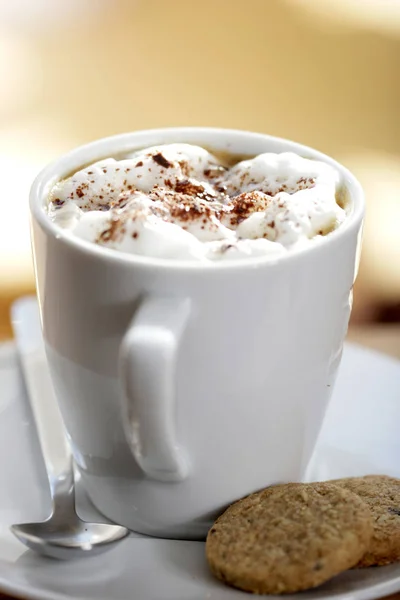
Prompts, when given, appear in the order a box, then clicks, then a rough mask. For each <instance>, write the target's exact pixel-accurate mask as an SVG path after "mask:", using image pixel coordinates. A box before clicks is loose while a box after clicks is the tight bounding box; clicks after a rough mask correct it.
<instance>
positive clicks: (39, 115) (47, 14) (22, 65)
mask: <svg viewBox="0 0 400 600" xmlns="http://www.w3.org/2000/svg"><path fill="white" fill-rule="evenodd" d="M0 84H1V93H0V177H1V187H0V190H1V194H0V209H1V210H0V337H3V338H4V337H7V336H8V335H9V334H10V327H9V322H8V309H9V304H10V302H11V301H12V299H13V298H15V297H16V296H17V295H19V294H21V293H24V292H26V291H30V290H33V287H34V281H33V273H32V266H31V259H30V243H29V225H28V211H27V198H28V191H29V186H30V183H31V181H32V179H33V177H34V175H35V174H36V173H37V171H38V170H39V169H40V168H41V167H42V166H43V165H44V164H45V163H46V162H48V161H49V160H52V159H53V158H55V157H56V156H58V155H59V154H61V153H63V152H64V151H67V150H69V149H70V148H72V147H73V146H75V145H77V144H81V143H84V142H87V141H90V140H92V139H94V138H98V137H102V136H106V135H110V134H114V133H118V132H123V131H128V130H134V129H141V128H148V127H159V126H170V125H215V126H222V127H234V128H243V129H249V130H254V131H261V132H265V133H270V134H274V135H279V136H283V137H289V138H292V139H294V140H296V141H299V142H302V143H305V144H309V145H311V146H314V147H316V148H318V149H320V150H322V151H324V152H326V153H328V154H331V155H332V156H334V157H335V158H337V159H338V160H339V161H342V162H343V163H344V164H346V165H347V166H348V167H349V168H350V169H352V170H353V171H354V172H355V174H356V175H358V177H359V178H360V180H361V182H362V184H363V186H364V188H365V191H366V195H367V202H368V217H367V222H366V227H365V243H364V253H363V258H362V264H361V270H360V276H359V280H358V283H357V289H356V293H355V309H354V314H353V322H354V323H357V322H358V323H361V322H368V321H373V320H379V319H381V320H396V319H399V302H400V116H399V107H400V3H399V1H398V0H335V2H332V0H246V1H236V0H231V1H229V0H196V1H194V0H193V1H192V0H108V1H107V0H65V1H64V0H47V1H46V0H13V2H12V3H10V2H9V0H7V1H5V0H0Z"/></svg>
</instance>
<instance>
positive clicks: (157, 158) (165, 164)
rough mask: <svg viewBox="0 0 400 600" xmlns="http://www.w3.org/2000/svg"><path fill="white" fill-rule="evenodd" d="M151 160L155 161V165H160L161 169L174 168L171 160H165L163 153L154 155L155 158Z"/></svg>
mask: <svg viewBox="0 0 400 600" xmlns="http://www.w3.org/2000/svg"><path fill="white" fill-rule="evenodd" d="M151 158H152V159H153V160H154V162H155V163H157V164H158V165H160V167H164V168H165V169H168V168H169V167H172V163H170V162H169V160H167V159H166V158H165V156H164V155H163V154H161V152H157V154H153V156H152V157H151Z"/></svg>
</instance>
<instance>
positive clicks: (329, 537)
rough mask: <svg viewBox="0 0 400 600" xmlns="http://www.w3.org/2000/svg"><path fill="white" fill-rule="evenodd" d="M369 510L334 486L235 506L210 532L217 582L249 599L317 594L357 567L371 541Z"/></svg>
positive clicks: (286, 491) (292, 489)
mask: <svg viewBox="0 0 400 600" xmlns="http://www.w3.org/2000/svg"><path fill="white" fill-rule="evenodd" d="M372 531H373V525H372V517H371V513H370V510H369V508H368V506H367V505H366V504H365V503H364V502H363V501H362V500H361V499H360V498H359V497H358V496H356V495H355V494H353V493H352V492H350V491H348V490H346V489H343V488H341V487H335V486H334V485H330V484H325V483H320V484H288V485H280V486H276V487H273V488H268V489H266V490H263V491H261V492H257V493H255V494H252V495H251V496H248V497H247V498H244V499H243V500H239V501H238V502H236V503H235V504H233V505H232V506H231V507H229V508H228V509H227V510H226V511H225V513H224V514H223V515H221V517H219V518H218V519H217V521H216V522H215V524H214V526H213V527H212V528H211V529H210V531H209V533H208V536H207V542H206V554H207V560H208V562H209V565H210V567H211V570H212V572H213V573H214V575H215V576H216V577H218V579H220V580H222V581H224V582H225V583H227V584H229V585H231V586H234V587H236V588H239V589H241V590H244V591H248V592H252V593H255V594H285V593H292V592H297V591H300V590H306V589H308V588H313V587H316V586H318V585H320V584H322V583H324V582H325V581H328V580H329V579H331V578H332V577H334V576H335V575H337V574H339V573H340V572H342V571H345V570H347V569H350V568H351V567H353V566H354V565H356V564H357V563H358V562H359V561H360V560H361V559H362V557H363V556H364V555H365V553H366V551H367V550H368V547H369V543H370V540H371V537H372Z"/></svg>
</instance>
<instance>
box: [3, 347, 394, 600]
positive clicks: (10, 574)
mask: <svg viewBox="0 0 400 600" xmlns="http://www.w3.org/2000/svg"><path fill="white" fill-rule="evenodd" d="M0 392H1V393H0V473H1V477H2V484H1V486H0V590H1V591H2V592H3V593H8V594H10V595H12V596H16V597H23V598H26V599H37V600H67V599H69V600H229V599H232V600H233V599H234V598H238V599H240V598H246V597H249V598H250V597H252V598H254V596H250V595H247V594H245V593H243V592H240V591H236V590H233V589H230V588H228V587H225V586H224V585H223V584H220V583H219V582H218V581H216V580H214V579H213V577H212V576H211V575H210V574H209V571H208V568H207V565H206V562H205V558H204V544H203V543H201V542H184V541H171V540H158V539H154V538H147V537H145V536H139V535H132V536H131V537H130V538H128V539H127V540H125V541H124V542H122V543H121V544H120V545H118V546H117V547H116V548H115V549H113V550H112V551H110V552H109V553H107V554H103V555H101V556H98V557H93V558H87V559H83V560H81V561H79V562H77V561H74V562H57V561H52V560H50V559H44V558H41V557H39V556H36V555H35V554H34V553H32V552H31V551H28V550H26V549H25V547H24V546H22V545H21V544H20V543H19V542H18V541H17V540H16V539H15V538H14V537H13V535H12V534H11V533H10V531H9V526H10V525H11V524H12V523H19V522H23V521H32V520H35V519H37V520H39V519H44V518H46V517H47V516H48V515H49V512H50V500H49V495H48V491H47V484H46V476H45V472H44V467H43V463H42V460H41V456H40V451H39V447H38V442H37V439H36V435H35V431H34V428H33V425H32V419H31V415H30V409H29V406H28V402H27V399H26V393H25V390H24V386H23V383H22V380H21V375H20V371H19V368H18V362H17V357H16V352H15V348H14V345H13V344H11V343H10V344H3V345H0ZM399 425H400V363H399V362H397V361H395V360H393V359H391V358H388V357H386V356H383V355H380V354H376V353H374V352H371V351H369V350H365V349H363V348H360V347H357V346H352V345H347V347H346V348H345V352H344V355H343V362H342V367H341V371H340V374H339V378H338V382H337V386H336V389H335V392H334V397H333V399H332V403H331V406H330V408H329V411H328V414H327V417H326V420H325V423H324V427H323V430H322V433H321V436H320V441H319V443H318V446H317V449H316V452H315V455H314V457H313V460H312V461H311V465H310V469H309V475H308V478H309V479H310V480H316V479H330V478H335V477H342V476H350V475H365V474H367V473H386V474H388V475H394V476H397V477H400V436H399V434H398V432H399ZM78 512H79V514H80V515H81V516H83V517H86V518H92V519H96V518H97V519H98V520H99V516H98V515H96V513H95V511H94V509H93V508H91V507H90V505H89V504H88V502H87V501H86V500H85V496H84V494H83V492H82V490H80V491H79V495H78ZM397 591H400V564H395V565H390V566H388V567H380V568H372V569H360V570H352V571H348V572H347V573H344V574H342V575H340V576H338V577H336V578H335V579H333V580H332V581H330V582H329V583H327V584H325V585H323V586H321V587H320V588H317V589H316V590H312V591H309V592H303V593H302V594H301V598H302V600H309V599H310V600H311V599H313V600H317V599H319V598H324V599H327V598H335V599H337V600H350V599H351V600H369V599H371V598H380V597H383V596H385V595H388V594H392V593H394V592H397ZM299 597H300V596H296V598H299ZM285 598H288V599H290V598H294V596H293V597H292V596H289V597H288V596H285Z"/></svg>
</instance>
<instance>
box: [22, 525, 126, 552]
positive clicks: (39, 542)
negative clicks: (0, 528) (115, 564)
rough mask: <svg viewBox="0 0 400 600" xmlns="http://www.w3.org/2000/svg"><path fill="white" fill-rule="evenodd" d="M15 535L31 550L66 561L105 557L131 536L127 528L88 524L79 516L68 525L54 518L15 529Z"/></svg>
mask: <svg viewBox="0 0 400 600" xmlns="http://www.w3.org/2000/svg"><path fill="white" fill-rule="evenodd" d="M11 531H12V532H13V533H14V535H15V536H16V537H17V538H18V539H19V540H20V542H22V543H23V544H25V545H26V546H27V547H28V548H30V549H31V550H34V551H35V552H38V553H39V554H42V555H44V556H48V557H50V558H57V559H62V560H70V559H75V558H81V557H83V556H89V555H90V556H95V555H98V554H101V553H102V552H105V551H107V550H109V549H110V547H111V545H113V544H114V543H115V542H118V541H120V540H122V539H124V538H125V537H127V536H128V535H129V531H128V530H127V529H125V527H120V526H118V525H108V524H104V523H87V522H85V521H82V519H80V518H79V517H78V516H77V515H76V514H75V518H73V519H72V518H71V517H70V518H69V521H68V523H64V524H61V523H60V522H59V520H58V519H55V518H54V517H50V518H49V519H47V520H46V521H42V522H38V523H21V524H19V525H12V527H11Z"/></svg>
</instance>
